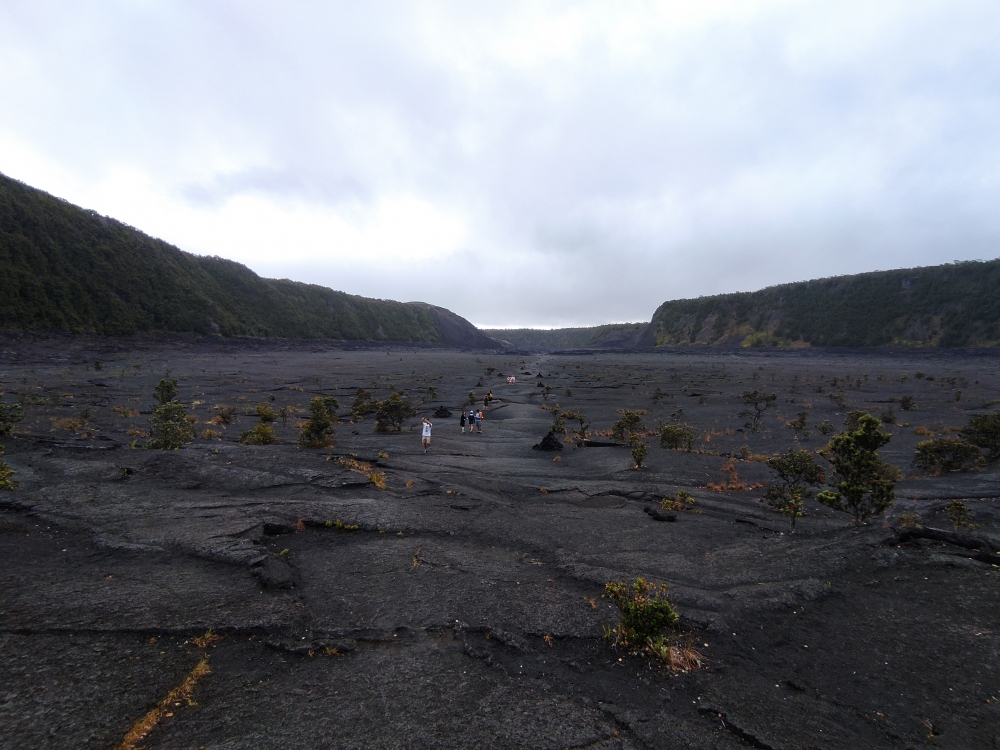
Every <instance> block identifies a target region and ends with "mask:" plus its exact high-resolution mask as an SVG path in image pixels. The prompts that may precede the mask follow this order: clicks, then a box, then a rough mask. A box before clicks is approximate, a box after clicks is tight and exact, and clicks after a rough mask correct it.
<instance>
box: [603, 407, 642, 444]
mask: <svg viewBox="0 0 1000 750" xmlns="http://www.w3.org/2000/svg"><path fill="white" fill-rule="evenodd" d="M645 431H646V425H644V424H643V423H642V417H641V416H640V413H639V412H638V411H636V410H631V409H626V410H625V411H623V412H622V416H621V419H619V420H618V421H617V422H615V423H614V425H612V427H611V434H612V435H614V436H615V437H616V438H618V439H619V440H629V441H630V442H631V439H632V436H633V435H635V434H636V433H638V432H645Z"/></svg>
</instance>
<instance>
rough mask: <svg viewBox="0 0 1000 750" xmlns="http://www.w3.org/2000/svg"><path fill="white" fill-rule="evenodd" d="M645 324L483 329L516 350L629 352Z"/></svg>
mask: <svg viewBox="0 0 1000 750" xmlns="http://www.w3.org/2000/svg"><path fill="white" fill-rule="evenodd" d="M646 326H647V324H646V323H609V324H607V325H603V326H592V327H590V328H551V329H539V328H487V329H484V330H483V333H486V334H487V335H489V336H492V337H493V338H495V339H499V340H501V341H507V342H510V343H511V344H513V345H514V346H516V347H518V348H519V349H541V350H549V351H553V350H560V349H630V348H632V347H634V346H635V343H636V340H637V339H638V337H639V336H640V335H641V334H642V333H643V332H644V331H645V330H646Z"/></svg>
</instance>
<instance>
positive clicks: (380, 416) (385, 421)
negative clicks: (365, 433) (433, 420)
mask: <svg viewBox="0 0 1000 750" xmlns="http://www.w3.org/2000/svg"><path fill="white" fill-rule="evenodd" d="M375 403H376V405H375V429H376V430H378V431H379V432H388V431H389V428H391V427H395V428H396V432H401V431H402V429H403V422H405V421H406V420H407V419H409V418H410V417H415V416H416V415H417V410H416V409H415V408H414V407H413V404H411V403H410V402H409V401H408V400H407V399H405V398H403V395H402V394H401V393H393V394H392V395H391V396H389V398H387V399H384V400H382V401H377V402H375Z"/></svg>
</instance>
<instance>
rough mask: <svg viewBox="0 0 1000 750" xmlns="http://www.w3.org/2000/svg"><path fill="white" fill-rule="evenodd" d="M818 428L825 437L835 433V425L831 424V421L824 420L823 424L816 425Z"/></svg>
mask: <svg viewBox="0 0 1000 750" xmlns="http://www.w3.org/2000/svg"><path fill="white" fill-rule="evenodd" d="M816 428H817V429H818V430H819V431H820V432H821V433H823V434H824V435H829V434H830V433H831V432H833V425H832V424H830V420H829V419H824V420H823V421H822V422H820V423H819V424H818V425H816Z"/></svg>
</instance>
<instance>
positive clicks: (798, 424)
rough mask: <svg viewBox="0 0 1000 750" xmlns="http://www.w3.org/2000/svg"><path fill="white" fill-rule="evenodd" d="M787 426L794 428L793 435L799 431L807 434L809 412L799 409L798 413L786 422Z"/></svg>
mask: <svg viewBox="0 0 1000 750" xmlns="http://www.w3.org/2000/svg"><path fill="white" fill-rule="evenodd" d="M788 427H789V428H790V429H792V430H795V435H796V436H798V434H799V433H800V432H801V433H803V434H804V435H807V436H808V435H809V412H807V411H800V412H799V415H798V416H797V417H796V418H795V419H793V420H791V421H790V422H789V423H788Z"/></svg>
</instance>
